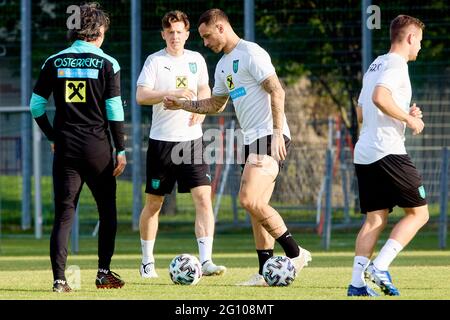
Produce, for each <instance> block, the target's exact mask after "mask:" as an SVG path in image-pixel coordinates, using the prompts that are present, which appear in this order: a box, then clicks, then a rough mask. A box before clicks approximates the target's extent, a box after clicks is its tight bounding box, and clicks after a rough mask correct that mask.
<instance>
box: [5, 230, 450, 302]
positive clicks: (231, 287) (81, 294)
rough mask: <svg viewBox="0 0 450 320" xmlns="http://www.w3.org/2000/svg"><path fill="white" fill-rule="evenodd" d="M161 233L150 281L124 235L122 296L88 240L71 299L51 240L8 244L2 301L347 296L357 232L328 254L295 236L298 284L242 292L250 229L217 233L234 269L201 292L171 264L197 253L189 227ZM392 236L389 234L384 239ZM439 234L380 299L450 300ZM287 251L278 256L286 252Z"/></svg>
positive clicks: (78, 259) (424, 239) (402, 260)
mask: <svg viewBox="0 0 450 320" xmlns="http://www.w3.org/2000/svg"><path fill="white" fill-rule="evenodd" d="M167 229H170V228H166V229H165V228H161V232H160V233H159V235H158V239H157V242H156V246H155V255H156V267H157V272H158V273H159V276H160V277H159V278H158V279H148V280H146V281H144V280H142V279H141V278H140V276H139V272H138V267H139V263H140V243H139V234H138V233H132V232H128V233H127V234H123V233H121V234H120V235H119V236H118V237H117V242H116V254H115V256H114V257H113V263H112V270H113V271H115V272H117V273H119V274H120V275H121V276H122V278H123V279H124V280H125V281H126V285H125V286H124V287H123V288H122V289H120V290H98V289H96V288H95V285H94V280H95V275H96V266H97V256H96V253H97V244H96V243H97V242H96V239H95V238H92V237H83V238H82V239H81V242H80V253H79V254H78V255H74V254H69V260H68V264H67V265H68V266H70V265H77V266H79V267H80V269H81V289H80V290H77V291H76V292H73V293H70V294H55V293H53V292H51V284H52V274H51V268H50V261H49V257H48V251H49V249H48V248H49V240H48V236H46V237H45V238H44V239H42V240H34V239H32V238H25V239H24V238H18V237H15V236H9V237H5V236H4V237H3V239H1V243H0V299H1V300H5V299H34V300H42V299H45V300H54V299H73V300H80V299H83V300H84V299H87V300H96V299H102V300H103V299H120V300H122V299H138V300H141V299H146V300H162V299H164V300H238V299H244V300H277V299H280V300H310V299H313V300H319V299H320V300H322V299H325V300H329V299H333V300H334V299H338V300H340V299H352V300H355V299H356V300H357V299H363V298H347V297H346V287H347V285H348V283H349V280H350V277H351V267H352V263H353V242H354V238H355V234H356V231H350V232H340V233H336V232H335V233H334V234H333V240H332V247H331V250H330V251H328V252H327V251H323V250H322V249H321V239H320V238H319V237H318V236H317V235H315V234H304V233H302V232H300V231H297V230H295V231H294V236H295V238H296V239H297V240H299V241H300V242H301V244H302V246H304V247H306V248H308V249H309V250H310V251H311V252H312V254H313V261H312V263H311V264H310V266H309V267H307V268H305V269H303V270H302V272H301V273H300V274H299V275H298V277H297V279H296V280H295V281H294V283H293V284H292V285H291V286H289V287H284V288H273V287H271V288H268V287H265V288H255V287H239V286H235V284H236V283H238V282H241V281H245V280H247V278H248V277H250V276H251V275H252V274H253V273H255V272H256V271H257V268H256V267H257V258H256V254H255V252H254V247H253V239H252V237H251V233H250V230H249V229H248V230H247V229H245V230H244V229H242V230H229V231H221V232H218V233H217V234H216V240H215V254H214V258H215V259H214V260H215V262H216V263H220V264H224V265H226V266H227V267H228V272H227V273H226V274H225V275H224V276H220V277H203V278H202V279H201V281H200V282H199V284H198V285H196V286H179V285H178V286H177V285H174V284H172V283H171V281H170V279H169V276H168V265H169V262H170V260H171V259H172V258H173V257H174V256H175V255H177V254H179V253H184V252H187V253H191V254H195V255H197V244H196V241H195V238H194V236H193V233H192V232H191V231H190V230H189V228H185V229H188V230H187V231H186V230H183V231H181V233H180V232H178V233H177V231H176V230H167ZM385 238H386V235H384V239H385ZM435 248H437V239H436V236H435V232H422V233H420V234H419V235H418V236H417V238H416V239H415V240H413V242H412V243H411V244H410V246H409V247H407V248H406V249H405V250H404V251H403V252H402V253H401V254H400V255H399V257H398V258H397V259H396V260H395V261H394V264H393V265H392V267H391V274H392V276H393V279H394V282H395V284H396V285H397V286H398V288H399V289H400V291H401V294H402V295H401V296H400V297H396V298H393V297H380V298H376V299H408V300H410V299H420V300H441V299H450V255H449V252H448V251H439V250H436V249H435ZM281 252H282V251H281V249H280V247H278V246H277V247H276V253H279V254H281Z"/></svg>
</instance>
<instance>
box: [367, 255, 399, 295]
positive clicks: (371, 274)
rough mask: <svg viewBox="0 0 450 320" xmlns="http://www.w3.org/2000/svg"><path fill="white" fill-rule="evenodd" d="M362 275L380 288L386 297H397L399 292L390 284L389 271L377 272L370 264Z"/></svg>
mask: <svg viewBox="0 0 450 320" xmlns="http://www.w3.org/2000/svg"><path fill="white" fill-rule="evenodd" d="M364 275H365V277H366V278H367V279H369V280H370V281H372V282H373V283H375V284H376V285H377V286H379V287H380V289H381V291H383V293H384V294H385V295H387V296H399V295H400V292H399V291H398V289H397V288H396V287H395V286H394V285H393V284H392V278H391V275H390V274H389V271H382V270H378V269H377V268H376V267H375V266H374V264H373V263H372V262H371V263H370V264H369V266H368V267H367V269H366V271H365V272H364Z"/></svg>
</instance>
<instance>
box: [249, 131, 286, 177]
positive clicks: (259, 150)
mask: <svg viewBox="0 0 450 320" xmlns="http://www.w3.org/2000/svg"><path fill="white" fill-rule="evenodd" d="M283 138H284V143H285V146H286V152H288V151H289V148H290V146H291V139H289V138H288V137H286V136H285V135H283ZM271 146H272V135H270V136H265V137H261V138H259V139H258V140H255V141H253V142H252V143H250V144H248V145H245V146H244V163H243V164H241V167H242V170H244V167H245V163H246V162H247V158H248V156H249V155H250V153H255V154H260V155H265V154H267V155H269V156H271V155H272V154H271V153H272V152H271ZM278 166H279V168H280V170H281V168H283V166H284V160H281V161H278Z"/></svg>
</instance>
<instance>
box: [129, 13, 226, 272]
mask: <svg viewBox="0 0 450 320" xmlns="http://www.w3.org/2000/svg"><path fill="white" fill-rule="evenodd" d="M161 36H162V38H163V39H164V40H165V42H166V48H164V49H162V50H159V51H157V52H155V53H153V54H151V55H150V56H149V57H148V58H147V60H146V61H145V64H144V67H143V68H142V71H141V74H140V76H139V79H138V81H137V93H136V100H137V102H138V103H139V104H140V105H145V106H151V105H153V118H152V126H151V129H150V137H149V142H148V150H147V183H146V188H145V192H146V201H145V206H144V208H143V209H142V213H141V217H140V222H139V227H140V235H141V248H142V263H141V266H140V274H141V276H142V277H143V278H155V277H158V275H157V273H156V271H155V258H154V255H153V248H154V245H155V239H156V234H157V231H158V216H159V212H160V210H161V207H162V204H163V201H164V196H165V195H166V194H170V193H171V192H172V189H173V188H174V185H175V182H177V183H178V192H180V193H187V192H190V193H191V195H192V199H193V201H194V205H195V211H196V218H195V235H196V237H197V243H198V250H199V260H200V262H201V264H202V273H203V275H205V276H211V275H221V274H223V273H224V272H225V271H226V268H225V267H224V266H218V265H215V264H214V263H213V261H212V248H213V236H214V214H213V209H212V203H211V175H210V171H209V166H208V164H206V163H205V162H204V161H203V159H202V155H203V138H202V137H203V132H202V127H201V123H202V122H203V120H204V118H205V116H204V115H198V114H193V113H190V112H186V111H184V110H179V111H176V112H173V111H169V110H164V108H163V106H162V100H163V98H164V96H166V95H173V96H175V97H177V98H180V99H187V100H195V99H197V97H198V98H200V99H205V98H208V97H210V95H211V91H210V89H209V85H208V70H207V67H206V62H205V59H204V58H203V57H202V55H201V54H199V53H198V52H195V51H191V50H186V49H185V48H184V45H185V43H186V40H187V39H188V37H189V20H188V17H187V15H186V14H185V13H184V12H181V11H171V12H168V13H167V14H166V15H165V16H164V17H163V19H162V31H161ZM180 149H181V150H183V151H186V154H184V153H183V159H181V161H179V160H180V159H175V158H174V157H176V156H175V153H176V154H178V153H177V152H176V150H180ZM187 154H190V155H191V156H187Z"/></svg>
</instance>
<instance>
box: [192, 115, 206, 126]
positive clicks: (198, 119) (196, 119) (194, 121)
mask: <svg viewBox="0 0 450 320" xmlns="http://www.w3.org/2000/svg"><path fill="white" fill-rule="evenodd" d="M205 116H206V115H204V114H198V113H193V114H191V117H190V118H189V127H192V126H195V125H196V124H200V123H203V120H205Z"/></svg>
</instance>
